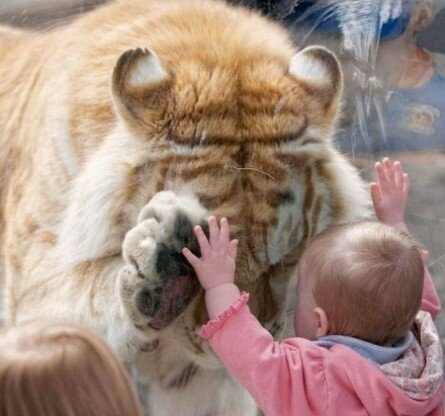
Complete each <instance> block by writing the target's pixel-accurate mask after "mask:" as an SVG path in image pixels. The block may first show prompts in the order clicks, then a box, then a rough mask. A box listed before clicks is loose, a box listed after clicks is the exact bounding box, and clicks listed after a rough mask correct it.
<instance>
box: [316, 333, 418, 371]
mask: <svg viewBox="0 0 445 416" xmlns="http://www.w3.org/2000/svg"><path fill="white" fill-rule="evenodd" d="M413 340H414V335H413V334H412V333H411V332H408V335H407V336H406V337H404V338H402V339H400V340H399V341H397V342H396V343H395V344H394V345H393V346H392V347H382V346H380V345H376V344H372V343H370V342H367V341H362V340H361V339H358V338H353V337H346V336H343V335H327V336H325V337H321V338H318V339H317V340H316V341H315V343H316V344H317V345H319V346H320V347H324V348H328V349H329V348H331V347H332V346H334V345H344V346H346V347H349V348H351V349H352V350H354V351H355V352H356V353H357V354H359V355H361V356H362V357H364V358H367V359H368V360H371V361H374V362H375V363H377V364H386V363H390V362H393V361H397V359H398V358H399V357H400V356H401V355H403V354H404V353H405V351H406V350H407V349H408V348H409V347H410V346H411V344H412V342H413Z"/></svg>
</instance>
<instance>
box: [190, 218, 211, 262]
mask: <svg viewBox="0 0 445 416" xmlns="http://www.w3.org/2000/svg"><path fill="white" fill-rule="evenodd" d="M194 231H195V235H196V238H197V239H198V243H199V248H200V249H201V254H202V255H206V254H208V253H209V252H210V244H209V240H207V237H206V235H205V234H204V231H203V230H202V228H201V226H200V225H197V226H196V227H195V230H194Z"/></svg>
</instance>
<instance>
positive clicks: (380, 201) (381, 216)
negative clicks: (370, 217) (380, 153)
mask: <svg viewBox="0 0 445 416" xmlns="http://www.w3.org/2000/svg"><path fill="white" fill-rule="evenodd" d="M375 172H376V179H377V182H372V183H371V185H370V186H371V196H372V202H373V204H374V209H375V213H376V216H377V218H378V220H379V221H381V222H383V223H385V224H388V225H391V226H403V217H404V213H405V203H406V199H407V197H408V193H409V177H408V175H407V174H406V173H403V168H402V165H401V163H400V162H398V161H396V162H394V163H392V162H391V160H390V159H389V158H387V157H385V158H384V159H383V161H382V162H381V163H380V162H377V163H376V164H375Z"/></svg>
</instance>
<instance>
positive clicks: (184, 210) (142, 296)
mask: <svg viewBox="0 0 445 416" xmlns="http://www.w3.org/2000/svg"><path fill="white" fill-rule="evenodd" d="M206 216H207V215H206V211H205V210H204V208H202V207H201V205H199V202H198V201H197V200H196V199H194V198H191V197H178V196H177V195H175V194H174V193H173V192H160V193H158V194H156V195H155V196H154V197H153V198H152V200H151V201H150V202H149V203H148V204H147V205H146V206H145V207H144V209H143V210H142V211H141V213H140V215H139V224H138V225H137V226H136V227H134V228H133V229H131V230H130V231H129V232H128V233H127V235H126V237H125V241H124V244H123V256H124V259H125V261H126V265H125V266H124V267H123V268H122V269H121V271H120V273H119V279H118V285H119V293H120V298H121V301H122V304H123V306H124V309H125V311H126V313H127V314H128V315H129V317H130V319H131V321H132V322H133V324H134V325H135V326H136V327H137V328H138V329H140V330H146V329H147V328H151V329H156V330H159V329H162V328H164V327H166V326H168V325H169V324H170V323H171V322H172V321H173V320H174V319H175V318H176V317H177V316H178V315H179V314H180V313H181V312H183V311H184V309H185V308H186V307H187V305H188V304H189V303H190V301H191V300H192V298H193V297H194V296H195V295H196V294H197V292H198V291H199V283H198V280H197V278H196V275H195V272H194V270H193V268H192V267H191V266H190V265H189V264H188V262H187V260H186V259H185V258H184V256H183V255H182V252H181V251H182V248H183V247H185V246H187V247H189V248H190V249H191V250H192V251H193V252H195V253H196V254H197V255H199V245H198V242H197V240H196V237H195V235H194V232H193V227H194V226H195V225H197V224H201V225H203V223H204V221H205V218H206Z"/></svg>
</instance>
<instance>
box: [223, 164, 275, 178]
mask: <svg viewBox="0 0 445 416" xmlns="http://www.w3.org/2000/svg"><path fill="white" fill-rule="evenodd" d="M224 167H226V168H230V169H237V170H253V171H254V172H258V173H262V174H263V175H266V176H267V177H269V178H270V179H272V180H274V181H276V180H277V179H276V178H274V177H273V176H272V175H270V174H269V173H267V172H263V171H262V170H259V169H255V168H239V167H238V166H230V165H225V166H224Z"/></svg>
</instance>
